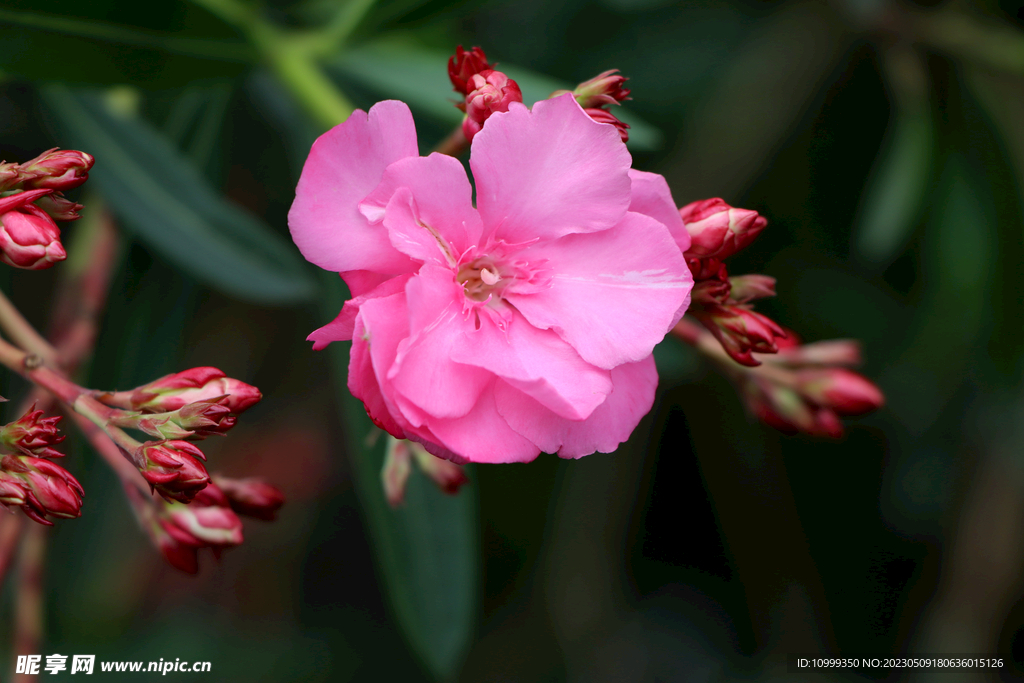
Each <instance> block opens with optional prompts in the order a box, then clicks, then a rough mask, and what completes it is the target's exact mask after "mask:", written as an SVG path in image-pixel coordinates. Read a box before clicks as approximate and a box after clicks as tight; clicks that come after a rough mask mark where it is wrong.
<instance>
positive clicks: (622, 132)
mask: <svg viewBox="0 0 1024 683" xmlns="http://www.w3.org/2000/svg"><path fill="white" fill-rule="evenodd" d="M583 111H585V112H587V115H588V116H590V118H592V119H594V120H595V121H597V122H598V123H609V124H611V125H613V126H615V129H616V130H617V131H618V133H619V137H620V138H622V141H623V142H629V124H628V123H626V122H625V121H620V120H619V119H618V117H616V116H615V114H613V113H611V112H610V111H608V110H607V109H597V108H593V107H591V108H589V109H584V110H583Z"/></svg>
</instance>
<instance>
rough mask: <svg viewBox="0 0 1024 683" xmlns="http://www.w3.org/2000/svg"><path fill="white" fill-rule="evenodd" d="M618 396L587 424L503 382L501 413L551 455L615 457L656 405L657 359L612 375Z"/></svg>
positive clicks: (498, 399) (624, 367)
mask: <svg viewBox="0 0 1024 683" xmlns="http://www.w3.org/2000/svg"><path fill="white" fill-rule="evenodd" d="M611 380H612V392H611V393H610V394H609V395H608V398H607V399H605V401H604V403H602V404H601V405H600V406H598V407H597V409H596V410H595V411H594V412H593V413H591V415H590V417H588V418H587V419H586V420H567V419H565V418H563V417H559V416H558V415H555V414H554V413H552V412H551V411H549V410H545V409H544V407H543V406H541V405H540V404H539V403H537V401H535V400H533V399H532V398H530V397H529V396H526V395H525V394H523V393H522V392H520V391H517V390H516V389H514V388H512V387H511V386H509V385H507V384H506V385H504V386H503V385H502V383H499V384H498V387H497V388H496V392H495V401H496V404H497V406H498V412H499V413H500V414H501V416H502V417H503V418H505V421H506V422H507V423H508V425H509V426H510V427H511V428H512V429H514V430H515V431H516V432H517V433H519V434H521V435H522V436H525V437H526V438H528V439H530V441H532V442H533V443H534V444H536V445H537V447H538V448H540V450H541V451H543V452H545V453H557V454H558V455H559V457H562V458H581V457H583V456H584V455H590V454H591V453H594V452H600V453H611V452H613V451H614V450H615V449H616V448H618V447H619V444H620V443H622V442H623V441H625V440H626V439H628V438H629V435H630V434H631V433H632V432H633V430H634V429H636V426H637V424H639V422H640V420H641V418H643V416H644V415H646V414H647V413H648V412H649V411H650V410H651V406H653V405H654V393H655V390H656V389H657V387H658V370H657V368H656V367H655V366H654V357H653V356H649V357H647V358H645V359H644V360H642V361H639V362H637V363H627V364H625V365H620V366H619V367H617V368H615V369H614V370H612V371H611Z"/></svg>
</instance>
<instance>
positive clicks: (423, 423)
mask: <svg viewBox="0 0 1024 683" xmlns="http://www.w3.org/2000/svg"><path fill="white" fill-rule="evenodd" d="M630 162H631V159H630V156H629V153H628V152H627V151H626V147H625V145H623V144H622V141H621V140H620V139H619V136H618V134H617V132H616V130H615V129H614V128H612V127H609V126H605V125H600V124H597V123H595V122H594V121H593V120H591V119H590V117H589V116H587V114H586V113H585V112H584V111H583V109H582V108H581V107H580V106H579V104H577V103H576V101H575V100H574V99H573V97H572V96H571V95H562V96H560V97H556V98H554V99H550V100H544V101H541V102H538V103H537V104H536V105H534V107H533V111H530V110H529V109H527V108H526V107H525V106H523V105H521V104H518V103H512V104H511V105H510V106H509V111H508V112H505V113H496V114H493V115H492V116H491V117H490V118H489V119H488V120H487V123H486V124H485V125H484V127H483V129H482V130H481V132H480V133H479V134H478V135H477V136H476V138H475V139H474V140H473V144H472V148H471V158H470V167H471V168H472V171H473V176H474V178H475V181H476V206H474V204H473V197H472V195H473V192H472V188H471V185H470V182H469V179H468V178H467V177H466V173H465V171H464V169H463V168H462V165H461V164H460V163H459V162H458V161H457V160H455V159H453V158H451V157H446V156H443V155H440V154H432V155H430V156H428V157H420V156H419V153H418V148H417V143H416V132H415V128H414V125H413V121H412V115H411V114H410V112H409V109H408V107H407V106H406V105H404V104H403V103H401V102H394V101H390V102H381V103H378V104H377V105H375V106H374V107H373V108H372V109H371V110H370V112H369V113H368V114H367V113H365V112H362V111H357V112H356V113H354V114H353V115H352V116H351V117H350V118H349V120H348V121H346V122H345V123H343V124H341V125H340V126H337V127H335V128H334V129H333V130H331V131H329V132H327V133H326V134H324V135H323V136H321V137H320V139H319V140H318V141H317V142H316V143H315V144H314V145H313V149H312V151H311V152H310V156H309V159H308V160H307V162H306V165H305V168H304V169H303V172H302V176H301V178H300V180H299V185H298V189H297V191H296V198H295V203H294V204H293V205H292V209H291V212H290V214H289V224H290V227H291V232H292V237H293V238H294V240H295V242H296V244H297V245H298V247H299V249H300V250H301V251H302V254H303V255H304V256H305V257H306V258H307V259H308V260H310V261H311V262H313V263H315V264H316V265H318V266H320V267H322V268H325V269H328V270H331V271H335V272H339V273H341V276H342V277H343V278H344V279H345V281H346V283H348V285H349V288H350V290H351V291H352V295H353V298H352V299H351V300H350V301H348V302H346V304H345V306H344V307H343V308H342V311H341V313H340V314H339V315H338V317H337V318H336V319H335V320H334V321H333V322H331V323H329V324H327V325H325V326H324V327H322V328H320V329H319V330H317V331H315V332H313V333H312V334H311V335H310V336H309V339H310V340H311V341H313V342H314V348H315V349H320V348H323V347H325V346H326V345H327V344H329V343H330V342H332V341H340V340H347V339H352V340H353V346H352V352H351V362H350V365H349V389H350V390H351V391H352V393H353V394H354V395H355V396H357V397H358V398H359V399H360V400H362V401H363V403H364V405H365V406H366V409H367V412H368V413H369V415H370V417H371V418H372V419H373V420H374V421H375V422H376V423H377V424H378V425H379V426H381V427H382V428H383V429H385V430H387V431H388V432H389V433H391V434H392V435H393V436H395V437H396V438H408V439H411V440H413V441H417V442H420V443H422V444H423V445H424V447H425V448H427V450H428V451H430V452H431V453H433V454H435V455H438V456H440V457H443V458H446V459H449V460H452V461H454V462H466V461H474V462H492V463H498V462H526V461H529V460H533V459H534V458H535V457H536V456H537V455H538V454H539V453H540V452H542V451H543V452H548V453H557V454H558V455H560V456H562V457H568V458H577V457H580V456H584V455H587V454H589V453H593V452H595V451H602V452H611V451H614V450H615V448H616V447H617V446H618V444H619V443H621V442H622V441H624V440H625V439H626V438H627V437H628V436H629V434H630V433H631V432H632V430H633V429H634V427H636V425H637V423H638V422H639V420H640V418H641V417H642V416H643V415H644V414H645V413H646V412H647V411H648V410H650V407H651V405H652V403H653V399H654V390H655V387H656V385H657V372H656V370H655V367H654V360H653V357H652V356H651V351H652V349H653V348H654V346H655V344H657V343H658V342H660V341H661V340H662V338H663V337H664V335H665V334H666V332H667V331H668V330H670V329H671V328H672V326H673V325H674V324H675V323H676V322H677V321H678V320H679V318H680V317H681V316H682V314H683V312H684V311H685V310H686V306H687V304H688V301H689V292H690V288H691V287H692V282H693V281H692V277H691V275H690V272H689V268H688V267H687V265H686V262H685V260H684V259H683V257H682V254H681V252H680V249H679V248H678V247H677V246H676V242H675V241H674V240H673V234H674V233H682V234H683V235H685V230H684V229H683V225H682V221H681V219H680V218H679V213H678V211H677V210H676V208H675V205H674V204H673V201H672V197H671V194H670V193H669V190H668V186H667V184H666V183H665V180H664V178H662V177H661V176H659V175H656V174H652V173H642V172H639V171H634V170H631V169H630ZM684 239H685V238H684Z"/></svg>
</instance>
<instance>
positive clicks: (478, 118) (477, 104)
mask: <svg viewBox="0 0 1024 683" xmlns="http://www.w3.org/2000/svg"><path fill="white" fill-rule="evenodd" d="M467 87H468V88H469V89H470V90H469V92H468V93H467V94H466V118H465V119H464V120H463V122H462V133H463V135H465V136H466V139H467V140H470V141H472V140H473V137H474V136H475V135H476V134H477V133H479V132H480V130H481V129H482V128H483V126H484V121H486V120H487V119H488V118H489V117H490V116H491V114H493V113H495V112H505V111H508V107H509V105H510V104H512V103H513V102H522V101H523V93H522V92H521V91H520V90H519V85H518V84H517V83H516V82H515V81H513V80H512V79H511V78H509V77H508V76H506V75H505V74H503V73H501V72H500V71H483V72H481V73H477V74H473V75H472V76H471V77H470V79H469V82H468V85H467Z"/></svg>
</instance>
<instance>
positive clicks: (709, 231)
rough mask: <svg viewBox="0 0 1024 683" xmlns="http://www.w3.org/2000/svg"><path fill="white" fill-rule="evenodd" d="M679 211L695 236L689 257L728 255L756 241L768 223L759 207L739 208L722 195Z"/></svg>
mask: <svg viewBox="0 0 1024 683" xmlns="http://www.w3.org/2000/svg"><path fill="white" fill-rule="evenodd" d="M679 214H680V216H681V217H682V219H683V223H684V224H685V225H686V231H687V232H688V233H689V235H690V240H691V241H690V245H689V248H688V249H684V251H685V252H686V258H687V259H697V258H699V259H706V258H715V259H718V260H722V259H724V258H728V257H729V256H732V255H733V254H735V253H736V252H737V251H739V250H741V249H743V248H744V247H746V246H747V245H748V244H750V243H751V242H753V241H754V238H755V237H757V236H758V235H759V234H760V233H761V231H762V230H764V227H765V226H766V225H768V221H767V220H766V219H765V218H764V217H763V216H760V215H758V213H757V212H756V211H750V210H749V209H735V208H733V207H731V206H729V205H728V204H726V203H725V202H724V201H722V200H721V199H718V198H715V199H704V200H701V201H699V202H693V203H692V204H687V205H686V206H684V207H683V208H681V209H679Z"/></svg>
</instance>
